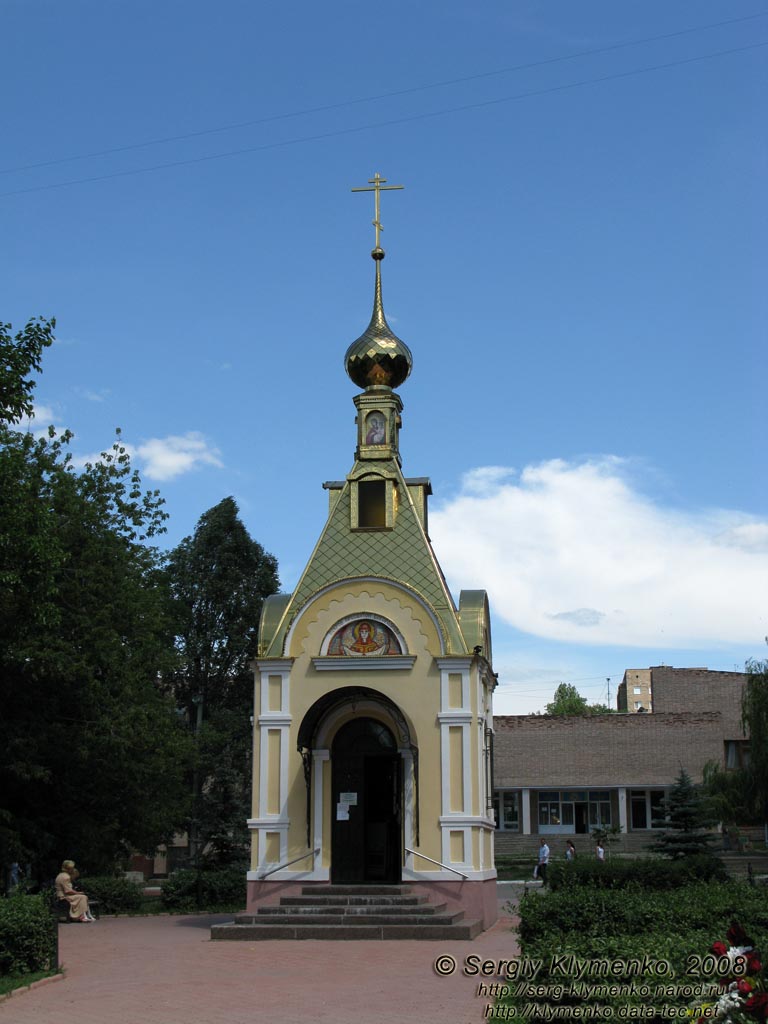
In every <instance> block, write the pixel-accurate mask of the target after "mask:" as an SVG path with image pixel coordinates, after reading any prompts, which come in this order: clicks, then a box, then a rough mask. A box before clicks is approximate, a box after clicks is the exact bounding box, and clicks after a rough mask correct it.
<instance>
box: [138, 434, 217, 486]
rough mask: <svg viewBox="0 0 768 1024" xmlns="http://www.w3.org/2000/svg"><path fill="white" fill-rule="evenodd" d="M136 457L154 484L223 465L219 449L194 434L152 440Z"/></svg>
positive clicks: (142, 447) (140, 447) (139, 450)
mask: <svg viewBox="0 0 768 1024" xmlns="http://www.w3.org/2000/svg"><path fill="white" fill-rule="evenodd" d="M133 453H134V455H135V456H136V457H137V458H138V459H140V460H141V461H142V462H143V463H144V467H143V470H142V472H143V473H144V475H145V476H147V477H149V478H150V479H152V480H173V479H174V478H175V477H177V476H181V474H182V473H189V472H190V471H191V470H195V469H199V468H200V467H201V466H222V465H223V463H222V461H221V459H220V457H219V456H220V454H221V453H220V452H219V451H218V449H217V448H214V447H213V446H212V445H210V444H209V443H208V441H207V440H206V439H205V438H204V437H203V435H202V434H200V433H198V432H197V431H194V430H191V431H189V432H188V433H186V434H184V435H182V436H178V435H170V436H169V437H154V438H151V439H150V440H149V441H145V442H144V444H140V445H138V446H137V447H136V448H135V449H133Z"/></svg>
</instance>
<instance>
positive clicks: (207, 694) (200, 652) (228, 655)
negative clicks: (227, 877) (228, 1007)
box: [168, 497, 279, 865]
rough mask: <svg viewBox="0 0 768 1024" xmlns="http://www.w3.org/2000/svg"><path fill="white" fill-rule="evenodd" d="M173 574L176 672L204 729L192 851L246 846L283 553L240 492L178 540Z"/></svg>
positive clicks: (192, 716) (225, 855)
mask: <svg viewBox="0 0 768 1024" xmlns="http://www.w3.org/2000/svg"><path fill="white" fill-rule="evenodd" d="M168 578H169V582H170V588H171V592H172V594H173V598H174V606H175V614H176V645H177V649H178V653H179V665H178V666H177V668H176V670H175V671H174V672H173V673H172V675H170V676H169V682H170V685H171V688H172V691H173V693H174V695H175V698H176V700H177V702H178V704H179V706H180V707H181V708H183V709H184V710H185V712H186V717H187V719H188V721H189V722H190V724H191V726H192V727H193V729H194V733H195V737H196V746H197V763H196V769H195V775H194V779H193V780H192V789H193V791H194V798H195V809H194V814H193V821H192V824H191V828H190V837H191V846H192V849H191V854H192V857H193V860H194V861H195V863H196V864H197V865H199V862H200V858H201V854H202V851H203V850H204V849H207V850H208V851H209V853H210V854H211V855H212V857H213V858H214V859H216V860H217V861H218V862H220V863H227V862H231V861H232V860H233V859H235V858H236V857H237V856H239V855H242V852H243V850H244V849H245V846H246V842H247V828H246V824H245V823H246V820H247V818H248V816H249V811H250V753H251V716H252V714H253V676H252V674H251V672H250V670H249V667H248V665H249V662H250V660H251V658H252V657H253V656H254V655H255V653H256V639H257V629H258V623H259V617H260V614H261V606H262V603H263V600H264V598H265V597H267V596H268V595H270V594H274V593H276V591H277V589H278V587H279V580H278V576H277V561H276V559H275V558H274V557H273V556H272V555H270V554H267V553H266V552H265V551H264V549H263V548H262V546H261V545H260V544H259V543H258V542H257V541H255V540H253V539H252V538H251V537H250V536H249V534H248V531H247V530H246V528H245V526H244V525H243V523H242V521H241V520H240V517H239V515H238V508H237V505H236V503H235V501H234V499H233V498H231V497H230V498H224V500H223V501H221V502H219V504H218V505H216V506H214V508H212V509H209V510H208V511H207V512H205V513H204V514H203V515H202V516H201V517H200V520H199V522H198V524H197V526H196V528H195V532H194V534H193V536H191V537H187V538H185V539H184V540H183V541H182V542H181V544H179V546H178V547H177V548H175V549H174V550H173V551H172V552H171V555H170V557H169V561H168Z"/></svg>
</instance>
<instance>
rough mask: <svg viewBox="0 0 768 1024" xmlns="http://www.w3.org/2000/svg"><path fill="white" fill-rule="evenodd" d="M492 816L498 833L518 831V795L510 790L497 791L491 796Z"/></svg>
mask: <svg viewBox="0 0 768 1024" xmlns="http://www.w3.org/2000/svg"><path fill="white" fill-rule="evenodd" d="M493 815H494V818H495V819H496V828H497V829H498V831H499V832H519V831H520V804H519V799H518V794H517V793H516V792H513V791H512V790H510V789H497V790H496V792H495V793H494V794H493Z"/></svg>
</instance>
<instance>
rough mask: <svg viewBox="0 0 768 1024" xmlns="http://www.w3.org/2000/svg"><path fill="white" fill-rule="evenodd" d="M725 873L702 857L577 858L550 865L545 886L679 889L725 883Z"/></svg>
mask: <svg viewBox="0 0 768 1024" xmlns="http://www.w3.org/2000/svg"><path fill="white" fill-rule="evenodd" d="M727 878H728V872H727V871H726V870H725V867H724V866H723V862H722V861H721V860H720V859H719V858H718V857H712V856H710V855H709V854H702V855H700V856H696V857H688V858H687V859H685V860H675V861H672V860H669V859H668V858H666V857H635V858H632V859H629V858H626V859H625V858H611V859H610V860H608V861H597V860H593V859H591V858H590V859H586V858H584V859H580V858H579V857H577V858H576V859H575V860H574V861H572V862H571V863H565V864H563V863H557V864H550V865H549V870H548V872H547V885H548V886H549V887H550V889H562V888H568V887H569V886H573V885H587V886H594V887H597V888H600V889H623V888H625V887H626V886H627V885H630V884H632V883H636V884H637V885H641V886H642V887H643V888H644V889H646V890H652V891H658V890H662V889H679V888H680V886H682V885H688V884H689V883H691V882H724V881H726V880H727Z"/></svg>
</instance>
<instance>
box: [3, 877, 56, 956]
mask: <svg viewBox="0 0 768 1024" xmlns="http://www.w3.org/2000/svg"><path fill="white" fill-rule="evenodd" d="M55 967H56V925H55V922H54V920H53V918H52V916H51V911H50V907H49V905H48V903H47V902H46V900H45V898H44V897H43V896H39V895H38V896H24V895H16V894H14V895H13V896H9V897H8V898H7V899H0V974H29V973H31V972H33V971H49V970H52V969H53V968H55Z"/></svg>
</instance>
